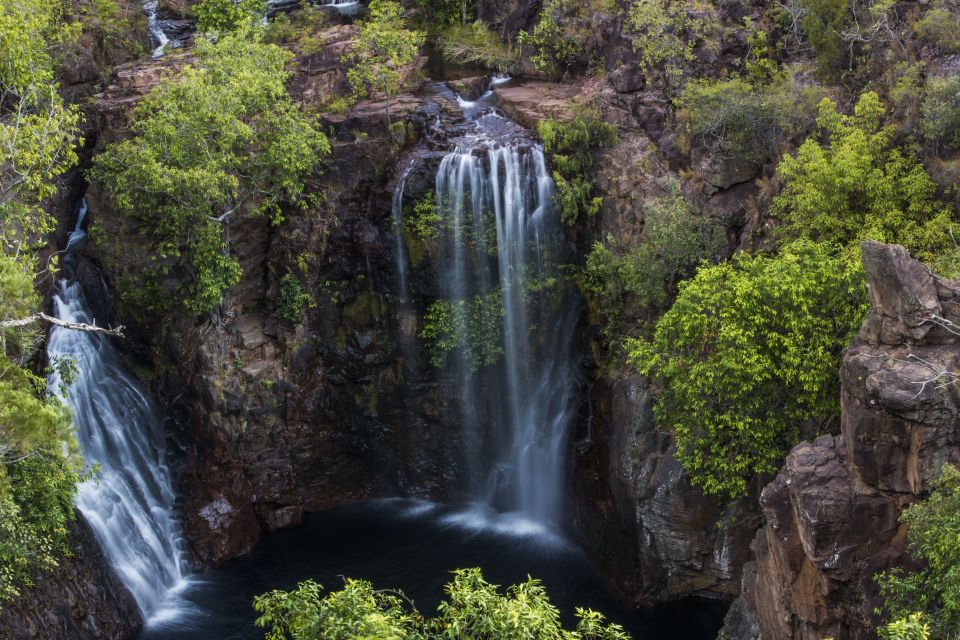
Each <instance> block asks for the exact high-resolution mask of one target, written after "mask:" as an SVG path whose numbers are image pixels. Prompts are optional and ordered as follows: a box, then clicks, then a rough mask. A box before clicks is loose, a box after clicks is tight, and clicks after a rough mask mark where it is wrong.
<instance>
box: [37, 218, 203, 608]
mask: <svg viewBox="0 0 960 640" xmlns="http://www.w3.org/2000/svg"><path fill="white" fill-rule="evenodd" d="M86 211H87V206H86V203H85V202H84V203H83V204H82V206H81V209H80V217H79V220H78V222H77V226H76V228H75V229H74V231H73V232H72V233H71V235H70V239H69V241H68V244H67V250H66V254H67V255H66V259H65V263H66V266H67V268H68V270H70V269H72V268H74V267H75V265H74V263H75V261H76V256H75V252H76V251H77V250H78V249H79V248H80V247H82V246H83V243H84V241H85V237H86V234H85V232H84V231H83V230H82V228H81V225H82V223H83V217H84V215H85V214H86ZM54 314H55V315H56V317H57V318H59V319H61V320H66V321H69V322H83V323H91V324H92V323H93V322H94V319H93V318H92V317H91V314H90V311H89V309H88V308H87V305H86V303H85V301H84V298H83V292H82V290H81V287H80V285H79V283H77V282H75V281H70V280H68V279H64V280H62V281H61V282H60V292H59V294H57V296H56V297H55V298H54ZM47 354H48V356H49V358H50V359H51V360H53V359H55V358H61V357H70V358H73V359H74V360H75V361H76V363H77V369H78V374H77V377H76V379H75V380H74V381H73V383H72V384H71V385H69V387H68V391H67V396H66V398H64V401H65V402H66V404H67V405H68V406H69V407H70V410H71V411H72V412H73V426H74V430H75V432H76V437H77V441H78V442H79V444H80V450H81V451H82V452H83V455H84V458H85V459H86V461H87V463H88V464H90V465H94V464H95V465H99V472H98V473H97V474H96V475H95V477H94V478H93V479H91V480H88V481H87V482H85V483H83V484H82V485H81V486H80V488H79V492H78V495H77V508H79V509H80V511H81V513H83V515H84V517H86V519H87V520H88V521H89V523H90V525H91V527H92V528H93V530H94V532H95V534H96V536H97V539H98V541H99V542H100V545H101V547H102V548H103V551H104V554H105V555H106V557H107V559H108V561H109V562H110V565H111V566H112V567H113V568H114V570H115V571H116V572H117V574H118V575H119V576H120V579H121V580H122V581H123V583H124V584H125V585H126V587H127V588H128V589H129V590H130V592H131V593H132V594H133V596H134V598H135V599H136V601H137V604H138V605H139V606H140V609H141V610H142V611H143V613H144V617H145V618H147V619H148V620H149V619H151V618H154V619H155V618H157V617H162V616H163V615H164V613H165V612H164V611H163V603H164V599H165V597H166V595H167V593H168V592H169V591H170V590H171V589H173V588H175V587H179V586H183V585H185V584H186V581H185V575H186V573H187V566H186V562H185V559H184V558H185V554H184V552H183V549H182V538H181V533H180V529H179V526H178V524H177V522H176V519H175V518H174V516H173V503H174V492H173V489H172V482H171V478H170V471H169V469H168V468H167V466H166V463H165V446H164V436H163V429H162V423H161V420H160V418H159V415H158V412H157V410H156V409H155V407H154V406H153V403H152V402H151V401H150V399H149V398H148V397H147V396H146V395H145V394H144V392H143V391H142V389H141V388H140V385H139V384H138V383H137V381H136V380H135V379H134V378H133V377H132V376H131V375H130V374H128V373H127V372H126V371H125V369H124V367H123V365H122V363H121V361H120V358H119V356H118V354H117V352H116V350H115V349H114V347H113V345H112V344H111V343H110V339H109V338H107V337H106V336H103V335H99V334H94V333H88V332H81V331H72V330H70V329H65V328H61V327H54V328H53V330H52V331H51V333H50V337H49V340H48V342H47ZM61 382H62V381H61V380H60V378H59V376H58V374H56V373H54V374H51V376H50V379H49V380H48V388H49V389H50V390H51V391H52V392H54V393H58V392H59V391H58V390H59V389H60V388H61V386H62V385H61Z"/></svg>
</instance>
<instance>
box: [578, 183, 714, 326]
mask: <svg viewBox="0 0 960 640" xmlns="http://www.w3.org/2000/svg"><path fill="white" fill-rule="evenodd" d="M643 236H644V237H643V240H642V242H641V243H640V244H639V245H637V246H636V247H632V248H630V249H628V250H626V251H625V252H618V253H615V252H614V251H613V250H612V249H611V247H613V248H616V245H615V240H614V239H613V238H608V239H607V245H604V244H601V243H599V242H597V243H595V244H594V245H593V249H592V250H591V251H590V254H589V255H588V256H587V261H586V264H585V266H584V269H583V272H582V274H581V278H580V281H581V283H582V284H583V286H584V289H585V290H586V291H587V293H588V294H589V295H590V297H591V299H592V301H593V302H594V303H595V306H596V307H597V308H599V309H600V310H601V312H602V313H603V315H604V316H605V318H606V319H607V322H608V325H612V324H614V323H615V322H616V321H617V319H618V318H619V316H620V314H621V313H622V312H623V310H624V307H625V305H631V306H635V307H639V308H640V309H643V310H645V311H648V312H656V311H659V310H661V309H663V308H664V307H665V306H666V304H667V302H668V300H669V299H670V296H671V295H672V293H673V292H674V290H675V287H676V285H677V284H678V283H679V282H680V281H681V280H683V279H685V278H687V277H689V276H690V275H692V274H693V272H694V271H695V269H696V267H697V265H698V264H699V263H700V262H701V261H702V260H705V259H709V258H712V257H714V255H715V254H716V253H717V252H718V251H719V249H720V248H721V246H722V244H723V240H724V238H723V233H722V228H721V227H720V226H719V225H718V224H717V223H716V222H714V221H712V220H709V219H706V218H701V217H699V216H697V215H695V214H694V212H693V208H692V207H691V206H690V203H689V202H687V200H686V199H685V198H684V197H683V196H682V195H681V194H680V192H679V188H678V187H677V186H676V185H674V186H673V191H672V193H671V194H670V195H668V196H666V197H663V198H660V199H659V200H657V202H656V203H655V204H654V205H653V206H652V207H648V208H647V209H646V211H645V215H644V227H643Z"/></svg>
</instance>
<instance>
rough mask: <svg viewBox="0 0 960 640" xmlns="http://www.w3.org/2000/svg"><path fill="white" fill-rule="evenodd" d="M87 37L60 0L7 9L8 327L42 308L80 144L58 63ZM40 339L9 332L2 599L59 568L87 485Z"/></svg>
mask: <svg viewBox="0 0 960 640" xmlns="http://www.w3.org/2000/svg"><path fill="white" fill-rule="evenodd" d="M78 32H79V26H78V25H76V24H70V23H68V22H67V21H66V18H65V15H64V4H63V3H62V2H59V1H58V0H7V1H5V2H2V3H0V323H3V322H7V321H14V322H16V321H24V320H28V319H29V318H30V317H31V316H33V314H35V313H36V312H37V311H38V310H39V309H40V297H39V296H38V295H37V293H36V291H35V289H34V278H35V277H36V275H37V272H38V271H41V269H40V268H39V265H38V264H37V262H38V261H37V256H36V249H37V248H39V247H40V246H41V245H42V244H43V243H44V241H45V234H47V233H48V232H49V231H51V230H52V229H53V227H54V220H53V219H52V217H51V216H50V215H48V214H47V213H46V212H45V211H44V210H43V209H42V208H41V207H40V202H41V200H43V199H45V198H48V197H51V196H53V195H55V194H56V192H57V185H56V183H55V179H56V178H57V177H58V176H60V175H61V174H62V173H63V172H64V171H66V170H67V169H69V168H70V167H72V166H73V165H74V164H75V163H76V160H77V155H76V152H75V145H76V144H77V143H78V142H79V124H80V111H79V109H77V108H76V107H68V106H66V105H64V103H63V100H62V99H61V98H60V95H59V87H58V85H57V82H56V75H57V67H58V63H57V58H58V57H59V56H60V55H61V54H62V52H63V50H64V47H65V46H66V45H68V44H70V43H71V42H73V40H74V39H75V37H76V35H77V34H78ZM51 266H52V265H51ZM38 337H39V331H38V329H37V327H36V326H35V324H33V323H28V324H26V325H23V326H19V327H17V326H8V327H2V326H0V603H2V602H3V601H5V600H8V599H10V598H12V597H15V596H16V595H18V594H19V593H20V591H21V589H22V587H23V586H25V585H29V584H30V579H31V576H32V575H34V574H35V573H36V572H38V571H43V570H49V569H51V568H53V567H55V566H56V564H57V558H58V557H59V556H60V555H61V554H62V553H63V552H64V551H65V549H66V537H67V529H66V525H67V522H68V521H69V520H70V519H71V518H72V517H73V505H72V499H73V495H74V493H75V489H76V484H77V482H78V481H79V479H80V478H79V475H78V468H79V466H80V460H79V459H78V458H77V457H76V456H75V455H74V453H73V452H74V449H75V445H74V442H73V436H72V433H71V431H70V416H69V413H68V412H67V411H66V409H65V408H64V407H63V406H61V404H60V403H59V402H57V401H56V400H55V399H53V398H47V397H46V391H45V387H46V384H45V380H44V379H43V378H42V377H40V376H37V375H34V374H33V373H31V372H30V371H29V370H28V369H26V368H25V367H26V365H27V364H28V363H29V362H30V360H31V359H32V357H33V355H34V350H35V347H36V344H37V341H38Z"/></svg>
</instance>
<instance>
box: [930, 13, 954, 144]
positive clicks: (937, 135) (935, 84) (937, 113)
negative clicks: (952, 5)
mask: <svg viewBox="0 0 960 640" xmlns="http://www.w3.org/2000/svg"><path fill="white" fill-rule="evenodd" d="M958 28H960V27H958ZM922 128H923V137H924V139H925V140H926V141H927V142H928V143H930V145H931V146H932V147H933V148H934V150H935V151H942V150H949V151H960V77H957V76H948V77H942V78H934V79H932V80H930V81H929V82H927V95H926V96H925V97H924V100H923V124H922Z"/></svg>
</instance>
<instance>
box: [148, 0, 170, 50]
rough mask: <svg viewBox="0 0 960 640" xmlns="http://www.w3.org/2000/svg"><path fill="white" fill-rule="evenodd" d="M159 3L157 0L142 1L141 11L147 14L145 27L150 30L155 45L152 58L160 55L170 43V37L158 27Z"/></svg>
mask: <svg viewBox="0 0 960 640" xmlns="http://www.w3.org/2000/svg"><path fill="white" fill-rule="evenodd" d="M159 4H160V3H159V0H144V2H143V12H144V13H146V14H147V29H148V30H149V31H150V39H151V40H153V44H154V45H156V46H155V48H154V50H153V57H154V58H159V57H160V56H162V55H163V52H164V50H165V49H166V47H167V45H168V44H170V39H169V38H168V37H167V34H165V33H164V32H163V29H162V28H160V21H159V20H158V19H157V12H158V10H159V9H158V8H159Z"/></svg>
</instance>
